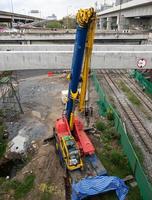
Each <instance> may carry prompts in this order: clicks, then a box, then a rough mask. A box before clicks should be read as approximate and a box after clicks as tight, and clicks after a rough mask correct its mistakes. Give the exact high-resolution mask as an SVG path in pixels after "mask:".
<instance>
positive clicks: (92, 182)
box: [72, 176, 128, 200]
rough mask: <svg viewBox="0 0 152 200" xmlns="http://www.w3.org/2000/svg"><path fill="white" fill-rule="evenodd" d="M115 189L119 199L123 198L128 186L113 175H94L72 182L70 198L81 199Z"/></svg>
mask: <svg viewBox="0 0 152 200" xmlns="http://www.w3.org/2000/svg"><path fill="white" fill-rule="evenodd" d="M111 190H115V191H116V194H117V197H118V199H119V200H125V198H126V195H127V193H128V187H127V186H126V185H125V183H124V181H123V180H122V179H120V178H118V177H115V176H95V177H89V178H84V179H82V180H81V181H79V182H78V183H73V184H72V200H81V199H83V198H85V197H88V196H93V195H97V194H100V193H105V192H108V191H111Z"/></svg>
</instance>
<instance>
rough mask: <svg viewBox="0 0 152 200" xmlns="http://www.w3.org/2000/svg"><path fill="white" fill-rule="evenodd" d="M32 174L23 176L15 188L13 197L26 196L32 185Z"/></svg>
mask: <svg viewBox="0 0 152 200" xmlns="http://www.w3.org/2000/svg"><path fill="white" fill-rule="evenodd" d="M34 180H35V176H34V175H28V176H26V177H25V178H24V180H23V182H22V183H20V184H19V185H18V186H17V188H16V189H15V195H14V196H15V198H16V199H21V198H23V197H25V196H26V194H27V193H28V192H30V190H31V189H32V188H33V186H34Z"/></svg>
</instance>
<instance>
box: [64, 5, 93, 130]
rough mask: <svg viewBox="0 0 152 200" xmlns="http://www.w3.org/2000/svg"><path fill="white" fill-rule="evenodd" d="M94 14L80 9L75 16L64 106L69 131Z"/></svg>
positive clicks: (71, 127) (88, 10) (91, 10)
mask: <svg viewBox="0 0 152 200" xmlns="http://www.w3.org/2000/svg"><path fill="white" fill-rule="evenodd" d="M94 14H95V12H94V9H93V8H90V9H84V10H82V9H80V10H79V11H78V14H77V23H78V26H77V31H76V40H75V45H74V53H73V59H72V67H71V75H70V83H69V90H68V102H67V106H66V116H67V120H68V122H69V125H70V129H71V130H72V129H73V117H74V106H75V100H76V98H77V96H78V85H79V82H80V79H81V77H80V76H81V71H82V65H83V57H84V51H85V45H86V39H87V33H88V29H89V24H90V22H91V19H92V18H93V16H94Z"/></svg>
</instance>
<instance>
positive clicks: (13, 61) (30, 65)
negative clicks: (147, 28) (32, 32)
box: [0, 50, 152, 71]
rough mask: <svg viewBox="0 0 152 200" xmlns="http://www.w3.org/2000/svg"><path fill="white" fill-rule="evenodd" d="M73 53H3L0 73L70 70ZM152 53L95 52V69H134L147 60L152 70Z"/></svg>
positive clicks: (93, 65)
mask: <svg viewBox="0 0 152 200" xmlns="http://www.w3.org/2000/svg"><path fill="white" fill-rule="evenodd" d="M72 55H73V51H1V52H0V61H1V62H0V71H5V70H23V69H70V67H71V62H72ZM151 55H152V51H122V50H121V51H120V50H119V51H118V50H117V51H116V50H115V51H93V56H92V63H91V66H92V68H93V69H102V68H103V69H104V68H113V69H134V68H138V66H137V63H138V62H139V60H141V59H144V60H145V66H144V67H143V68H144V69H145V68H147V69H150V68H152V59H151Z"/></svg>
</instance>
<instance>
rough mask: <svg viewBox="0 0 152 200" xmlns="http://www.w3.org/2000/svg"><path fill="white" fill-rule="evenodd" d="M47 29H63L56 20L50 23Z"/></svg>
mask: <svg viewBox="0 0 152 200" xmlns="http://www.w3.org/2000/svg"><path fill="white" fill-rule="evenodd" d="M46 28H56V29H60V28H62V25H61V23H60V22H59V21H57V20H54V21H50V22H48V23H47V24H46Z"/></svg>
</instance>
